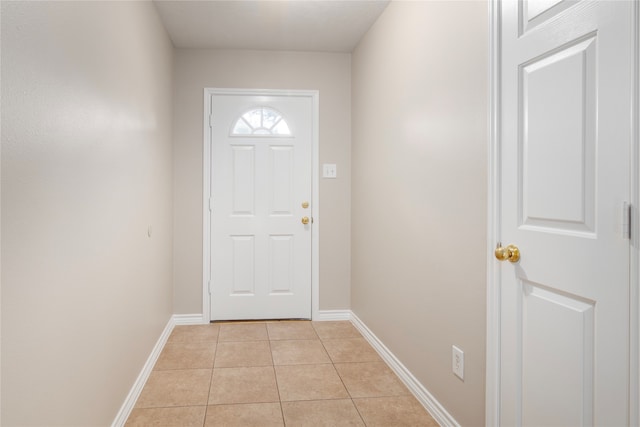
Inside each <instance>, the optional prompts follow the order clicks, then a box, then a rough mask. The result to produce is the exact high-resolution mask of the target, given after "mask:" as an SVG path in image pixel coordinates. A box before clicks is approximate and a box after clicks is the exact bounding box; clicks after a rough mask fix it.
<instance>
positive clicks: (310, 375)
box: [126, 321, 438, 427]
mask: <svg viewBox="0 0 640 427" xmlns="http://www.w3.org/2000/svg"><path fill="white" fill-rule="evenodd" d="M126 425H127V426H180V427H188V426H199V427H202V426H207V427H209V426H211V427H212V426H225V427H231V426H239V427H240V426H242V427H245V426H247V427H248V426H259V427H267V426H327V427H328V426H331V427H334V426H384V427H388V426H437V425H438V424H437V423H436V422H435V421H434V420H433V418H431V416H430V415H429V414H428V413H427V412H426V411H425V410H424V408H423V407H422V406H421V405H420V403H418V401H417V400H416V399H415V398H414V397H413V396H412V395H411V393H410V392H409V390H407V388H406V387H405V386H404V385H403V384H402V382H401V381H400V380H399V379H398V378H397V377H396V376H395V374H394V373H393V372H392V371H391V370H390V369H389V368H388V367H387V365H386V364H385V363H384V362H383V361H382V359H380V357H379V356H378V354H377V353H376V352H375V350H374V349H373V348H372V347H371V346H370V345H369V344H368V343H367V342H366V341H365V340H364V339H363V338H362V336H361V335H360V333H359V332H358V331H357V330H356V329H355V328H354V327H353V325H351V323H350V322H309V321H274V322H235V323H234V322H230V323H217V324H210V325H198V326H176V327H175V329H174V330H173V333H172V334H171V336H170V337H169V340H168V341H167V344H166V345H165V347H164V349H163V351H162V353H161V355H160V357H159V358H158V361H157V362H156V365H155V367H154V369H153V371H152V373H151V375H150V376H149V379H148V381H147V384H146V385H145V387H144V389H143V390H142V393H141V394H140V397H139V398H138V401H137V403H136V406H135V408H134V409H133V411H132V412H131V415H130V416H129V419H128V420H127V424H126Z"/></svg>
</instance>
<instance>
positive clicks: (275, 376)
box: [265, 324, 287, 427]
mask: <svg viewBox="0 0 640 427" xmlns="http://www.w3.org/2000/svg"><path fill="white" fill-rule="evenodd" d="M265 328H267V338H268V339H269V353H270V354H271V369H273V379H274V380H275V382H276V391H277V392H278V404H279V405H280V415H281V416H282V425H283V426H285V427H286V425H287V422H286V420H285V419H284V409H283V408H282V396H280V387H279V386H278V375H277V374H276V365H275V362H274V360H273V349H272V348H271V336H270V335H269V327H268V326H267V325H266V324H265Z"/></svg>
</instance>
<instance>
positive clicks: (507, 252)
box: [494, 243, 520, 262]
mask: <svg viewBox="0 0 640 427" xmlns="http://www.w3.org/2000/svg"><path fill="white" fill-rule="evenodd" d="M494 254H495V256H496V258H497V259H498V261H506V260H509V262H518V260H519V259H520V249H518V247H517V246H516V245H509V246H507V247H506V248H503V247H502V243H498V246H497V247H496V250H495V251H494Z"/></svg>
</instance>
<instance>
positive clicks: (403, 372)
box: [351, 312, 460, 427]
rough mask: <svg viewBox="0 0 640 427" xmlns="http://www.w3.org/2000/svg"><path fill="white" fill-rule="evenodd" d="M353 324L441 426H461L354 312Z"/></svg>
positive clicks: (352, 314) (352, 315)
mask: <svg viewBox="0 0 640 427" xmlns="http://www.w3.org/2000/svg"><path fill="white" fill-rule="evenodd" d="M351 323H353V326H355V327H356V329H358V331H360V333H361V334H362V336H363V337H364V338H365V339H366V340H367V341H368V342H369V344H371V346H372V347H373V348H374V349H375V350H376V351H377V352H378V354H379V355H380V357H382V359H383V360H384V361H385V362H386V363H387V365H389V367H390V368H391V370H392V371H393V372H395V373H396V375H397V376H398V377H399V378H400V379H401V380H402V382H403V383H404V384H405V385H406V386H407V388H408V389H409V391H411V393H413V395H414V396H415V397H416V399H418V401H419V402H420V403H421V404H422V406H424V407H425V409H426V410H427V411H428V412H429V413H430V414H431V416H432V417H433V418H434V419H435V420H436V421H437V422H438V424H440V425H441V426H447V427H448V426H451V427H460V424H458V422H457V421H456V420H455V419H454V418H453V417H452V416H451V414H449V413H448V412H447V410H446V409H444V407H443V406H442V405H441V404H440V402H438V401H437V400H436V399H435V397H433V395H432V394H431V393H429V391H428V390H427V389H426V388H425V387H424V386H423V385H422V384H421V383H420V381H418V380H417V379H416V377H414V376H413V374H412V373H411V372H410V371H409V370H408V369H407V367H406V366H404V365H403V364H402V363H401V362H400V361H399V360H398V358H397V357H396V356H394V354H393V353H391V351H390V350H389V349H388V348H387V347H386V346H385V345H384V344H383V343H382V341H380V340H379V339H378V337H376V336H375V334H374V333H373V332H371V330H370V329H369V328H368V327H367V325H365V324H364V323H363V322H362V320H360V319H359V318H358V316H356V315H355V314H354V313H353V312H352V313H351Z"/></svg>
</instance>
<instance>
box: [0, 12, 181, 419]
mask: <svg viewBox="0 0 640 427" xmlns="http://www.w3.org/2000/svg"><path fill="white" fill-rule="evenodd" d="M1 12H2V45H1V48H2V83H1V85H2V86H1V89H2V135H1V136H2V202H3V203H2V267H3V268H2V424H3V425H6V426H15V425H40V426H43V425H47V426H54V425H64V426H70V425H77V426H89V425H93V426H98V425H102V426H104V425H110V424H111V422H112V421H113V420H114V417H115V416H116V414H117V412H118V410H119V408H120V406H121V405H122V403H123V401H124V398H125V397H126V396H127V393H128V392H129V390H130V388H131V386H132V384H133V382H134V381H135V379H136V377H137V375H138V374H139V373H140V370H141V368H142V366H143V364H144V362H145V361H146V359H147V357H148V356H149V354H150V353H151V350H152V348H153V346H154V344H155V342H156V340H157V339H158V337H159V336H160V333H161V332H162V330H163V328H164V326H165V325H166V323H167V321H168V320H169V318H170V316H171V314H172V282H171V276H172V267H171V248H172V180H171V168H172V163H171V71H172V46H171V43H170V41H169V39H168V37H167V35H166V33H165V31H164V29H163V28H162V26H161V24H160V21H159V19H158V17H157V15H156V11H155V8H154V7H153V5H152V4H151V3H150V2H69V3H66V2H2V11H1ZM149 225H151V226H152V227H153V234H152V237H151V238H149V237H148V236H147V229H148V226H149Z"/></svg>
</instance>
